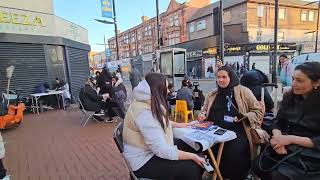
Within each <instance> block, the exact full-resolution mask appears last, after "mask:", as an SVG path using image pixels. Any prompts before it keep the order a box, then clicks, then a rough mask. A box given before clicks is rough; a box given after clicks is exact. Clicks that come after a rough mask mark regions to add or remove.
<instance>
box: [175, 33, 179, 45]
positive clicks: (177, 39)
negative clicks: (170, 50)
mask: <svg viewBox="0 0 320 180" xmlns="http://www.w3.org/2000/svg"><path fill="white" fill-rule="evenodd" d="M175 35H176V38H175V42H174V43H175V44H177V43H180V32H179V31H177V32H176V33H175Z"/></svg>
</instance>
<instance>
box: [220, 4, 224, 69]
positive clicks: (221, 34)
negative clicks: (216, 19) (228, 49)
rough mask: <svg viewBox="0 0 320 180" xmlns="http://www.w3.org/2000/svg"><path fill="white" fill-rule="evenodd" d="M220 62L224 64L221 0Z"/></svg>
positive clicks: (221, 9) (221, 8)
mask: <svg viewBox="0 0 320 180" xmlns="http://www.w3.org/2000/svg"><path fill="white" fill-rule="evenodd" d="M220 60H221V62H222V63H223V62H224V27H223V0H220Z"/></svg>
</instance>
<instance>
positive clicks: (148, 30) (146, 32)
mask: <svg viewBox="0 0 320 180" xmlns="http://www.w3.org/2000/svg"><path fill="white" fill-rule="evenodd" d="M151 34H152V33H151V25H149V26H146V27H144V35H145V36H151Z"/></svg>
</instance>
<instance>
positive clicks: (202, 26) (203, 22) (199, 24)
mask: <svg viewBox="0 0 320 180" xmlns="http://www.w3.org/2000/svg"><path fill="white" fill-rule="evenodd" d="M206 28H207V25H206V20H205V19H204V20H201V21H198V22H197V31H200V30H203V29H206Z"/></svg>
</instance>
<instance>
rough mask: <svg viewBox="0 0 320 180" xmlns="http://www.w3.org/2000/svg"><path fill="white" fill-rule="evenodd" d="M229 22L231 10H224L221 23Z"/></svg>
mask: <svg viewBox="0 0 320 180" xmlns="http://www.w3.org/2000/svg"><path fill="white" fill-rule="evenodd" d="M230 22H231V12H230V10H229V11H225V12H224V13H223V23H230Z"/></svg>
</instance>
